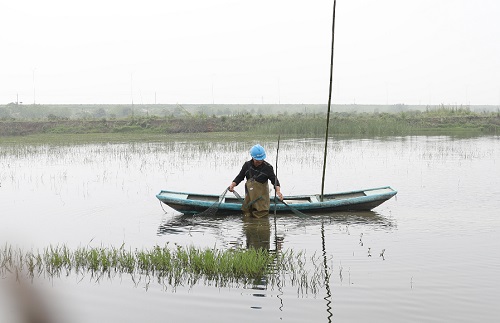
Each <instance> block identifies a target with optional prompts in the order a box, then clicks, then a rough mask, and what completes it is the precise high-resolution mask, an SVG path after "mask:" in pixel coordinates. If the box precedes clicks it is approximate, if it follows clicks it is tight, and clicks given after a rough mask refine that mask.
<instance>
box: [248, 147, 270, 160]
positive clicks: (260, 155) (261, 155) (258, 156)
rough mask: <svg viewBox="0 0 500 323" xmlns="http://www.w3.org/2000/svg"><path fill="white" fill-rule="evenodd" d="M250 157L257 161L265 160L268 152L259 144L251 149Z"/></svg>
mask: <svg viewBox="0 0 500 323" xmlns="http://www.w3.org/2000/svg"><path fill="white" fill-rule="evenodd" d="M250 156H252V158H253V159H255V160H264V159H265V158H266V151H265V150H264V147H262V146H261V145H259V144H257V145H255V146H253V147H252V148H251V149H250Z"/></svg>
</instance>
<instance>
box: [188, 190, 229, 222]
mask: <svg viewBox="0 0 500 323" xmlns="http://www.w3.org/2000/svg"><path fill="white" fill-rule="evenodd" d="M228 190H229V187H228V188H226V190H225V191H224V192H222V194H221V196H219V199H218V201H217V202H215V203H214V204H212V205H210V207H209V208H208V209H206V210H205V211H203V212H200V213H197V214H195V215H196V216H213V215H215V214H216V213H217V211H218V210H219V206H220V204H221V203H222V201H224V197H225V196H226V194H227V191H228Z"/></svg>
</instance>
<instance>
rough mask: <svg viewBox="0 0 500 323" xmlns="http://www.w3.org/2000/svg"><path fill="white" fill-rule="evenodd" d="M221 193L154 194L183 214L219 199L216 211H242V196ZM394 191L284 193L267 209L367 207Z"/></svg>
mask: <svg viewBox="0 0 500 323" xmlns="http://www.w3.org/2000/svg"><path fill="white" fill-rule="evenodd" d="M229 194H230V193H229V192H228V194H226V195H225V196H224V197H222V199H221V196H218V195H210V194H196V193H185V192H174V191H166V190H162V191H161V192H160V193H159V194H157V195H156V197H157V198H158V199H159V200H160V201H161V202H163V203H165V204H166V205H168V206H170V207H171V208H173V209H174V210H176V211H178V212H181V213H184V214H196V213H200V212H203V211H205V210H207V209H208V208H209V207H211V206H213V205H214V204H215V203H219V202H220V204H219V205H218V210H217V213H232V214H238V213H240V212H241V204H242V200H241V199H239V198H237V197H235V196H230V195H229ZM396 194H397V191H396V190H394V189H392V188H391V187H389V186H385V187H378V188H370V189H364V190H358V191H350V192H341V193H333V194H325V195H324V196H323V201H320V195H319V194H316V195H295V196H284V197H283V201H284V202H285V203H281V202H279V201H278V202H277V203H276V204H275V203H274V196H273V197H271V207H270V210H269V212H270V213H273V212H274V209H275V208H276V212H280V213H290V211H291V208H293V209H295V210H298V211H300V212H305V213H318V212H335V211H369V210H371V209H373V208H375V207H377V206H379V205H380V204H382V203H384V202H385V201H387V200H388V199H390V198H391V197H393V196H394V195H396Z"/></svg>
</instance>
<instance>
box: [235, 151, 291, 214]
mask: <svg viewBox="0 0 500 323" xmlns="http://www.w3.org/2000/svg"><path fill="white" fill-rule="evenodd" d="M250 156H252V159H251V160H249V161H247V162H245V163H244V164H243V167H242V168H241V171H240V173H239V174H238V175H237V176H236V177H235V178H234V180H233V182H232V183H231V185H229V191H230V192H233V191H234V188H235V186H237V185H238V184H239V183H240V182H241V181H242V180H243V179H244V178H246V180H247V181H246V183H245V201H244V202H243V205H242V206H241V210H242V211H243V215H244V216H254V217H257V218H261V217H264V216H267V215H269V206H270V205H271V200H270V198H269V184H268V181H270V182H271V184H272V185H273V186H274V189H275V191H276V195H277V196H278V197H279V198H280V200H283V195H282V194H281V188H280V182H279V181H278V179H277V178H276V175H275V174H274V169H273V166H271V164H269V163H268V162H266V161H265V160H264V159H265V158H266V152H265V150H264V148H263V147H262V146H261V145H258V144H257V145H255V146H253V147H252V148H251V149H250Z"/></svg>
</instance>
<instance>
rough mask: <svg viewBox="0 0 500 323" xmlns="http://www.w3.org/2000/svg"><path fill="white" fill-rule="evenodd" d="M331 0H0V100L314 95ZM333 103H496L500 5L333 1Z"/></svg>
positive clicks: (460, 0)
mask: <svg viewBox="0 0 500 323" xmlns="http://www.w3.org/2000/svg"><path fill="white" fill-rule="evenodd" d="M332 7H333V0H252V1H249V0H246V1H241V0H138V1H135V0H122V1H111V0H85V1H80V0H43V1H39V0H0V30H1V32H0V44H1V47H0V104H7V103H9V102H16V100H19V101H21V102H23V103H24V104H32V103H33V102H35V103H37V104H49V103H120V104H128V103H131V102H132V101H133V102H134V103H135V104H141V103H144V104H149V103H154V102H155V100H156V102H157V103H212V102H214V103H216V104H217V103H282V104H283V103H325V104H326V103H327V102H328V82H329V73H330V71H329V69H330V46H331V23H332ZM333 103H340V104H343V103H358V104H397V103H405V104H424V105H426V104H432V105H435V104H441V103H443V104H471V105H477V104H489V105H500V1H499V0H337V12H336V26H335V58H334V85H333Z"/></svg>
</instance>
